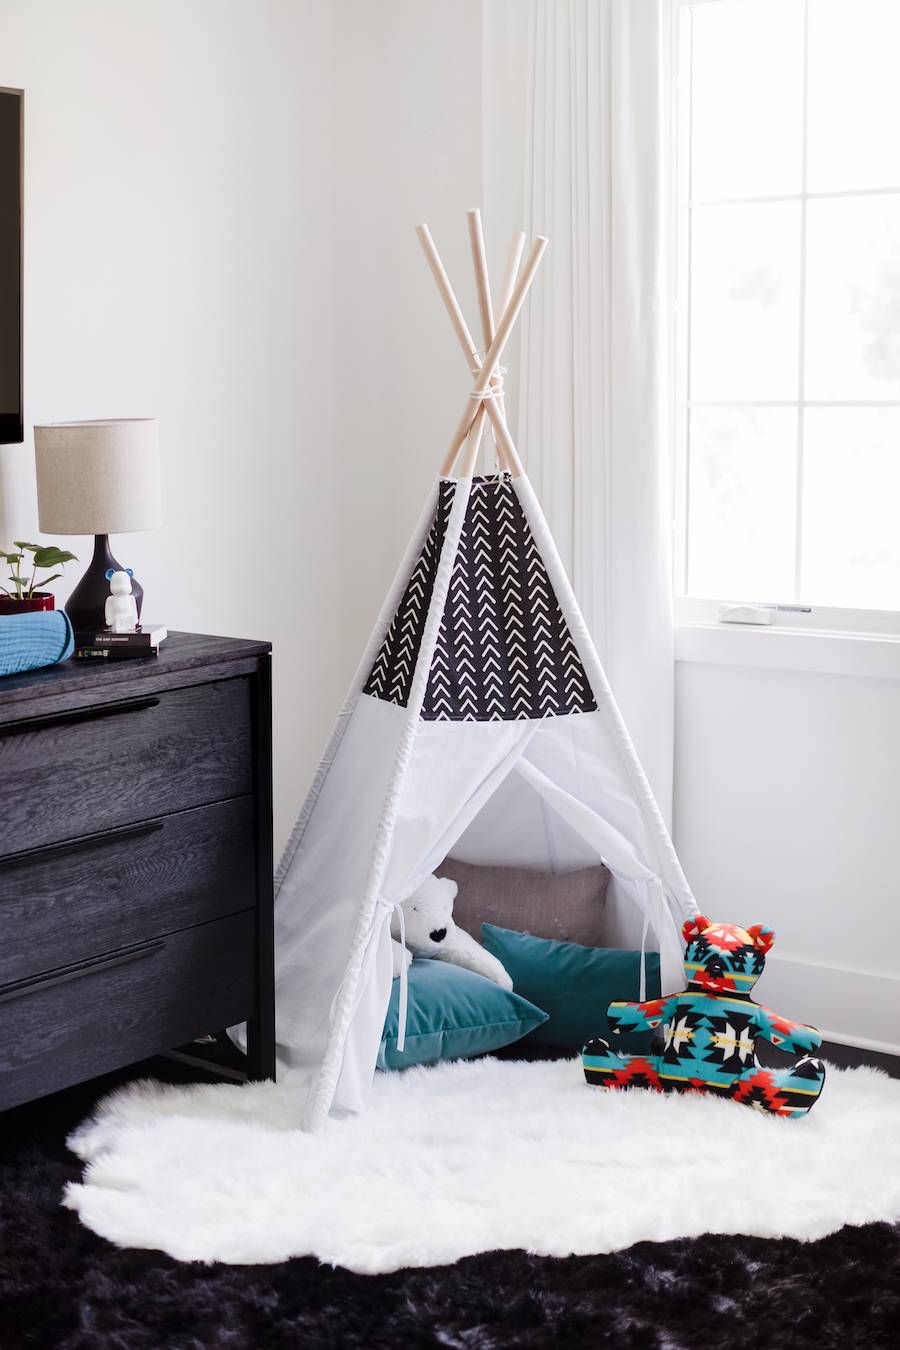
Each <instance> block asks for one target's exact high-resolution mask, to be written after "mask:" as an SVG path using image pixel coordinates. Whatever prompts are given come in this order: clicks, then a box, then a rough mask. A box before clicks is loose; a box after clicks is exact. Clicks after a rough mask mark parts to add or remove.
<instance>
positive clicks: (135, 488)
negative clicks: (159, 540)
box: [34, 417, 162, 534]
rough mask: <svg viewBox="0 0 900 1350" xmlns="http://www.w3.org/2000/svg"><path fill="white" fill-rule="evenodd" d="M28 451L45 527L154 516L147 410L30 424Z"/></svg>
mask: <svg viewBox="0 0 900 1350" xmlns="http://www.w3.org/2000/svg"><path fill="white" fill-rule="evenodd" d="M34 455H35V463H36V467H37V491H38V522H39V526H40V529H41V530H42V531H43V532H44V533H45V534H124V533H127V532H128V531H129V530H152V529H154V528H155V527H156V526H158V525H161V524H162V497H161V493H160V482H159V436H158V432H157V424H156V420H155V419H154V418H150V417H136V418H121V419H119V418H109V419H104V420H101V421H97V422H50V423H48V424H46V425H44V426H36V427H35V429H34Z"/></svg>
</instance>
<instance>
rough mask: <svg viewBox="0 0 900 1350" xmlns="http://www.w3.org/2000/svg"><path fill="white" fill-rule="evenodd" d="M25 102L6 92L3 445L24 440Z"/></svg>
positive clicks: (1, 145)
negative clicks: (23, 209)
mask: <svg viewBox="0 0 900 1350" xmlns="http://www.w3.org/2000/svg"><path fill="white" fill-rule="evenodd" d="M22 102H23V97H22V90H21V89H4V88H0V445H9V444H11V443H13V442H16V441H21V440H22V439H23V406H22V405H23V398H22Z"/></svg>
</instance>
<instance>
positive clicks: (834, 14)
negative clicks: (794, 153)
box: [712, 0, 900, 192]
mask: <svg viewBox="0 0 900 1350" xmlns="http://www.w3.org/2000/svg"><path fill="white" fill-rule="evenodd" d="M712 8H714V9H715V8H716V6H715V5H714V6H712ZM898 59H900V3H898V0H853V3H852V4H849V3H848V0H812V2H811V3H810V6H809V74H808V79H809V133H808V134H809V140H808V144H807V183H808V187H809V191H810V192H832V191H839V192H846V191H847V190H848V189H850V188H877V187H900V136H898V135H897V124H898V122H900V79H898Z"/></svg>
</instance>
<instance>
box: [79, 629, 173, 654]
mask: <svg viewBox="0 0 900 1350" xmlns="http://www.w3.org/2000/svg"><path fill="white" fill-rule="evenodd" d="M165 639H166V629H165V628H164V627H163V626H162V624H159V623H143V624H138V626H137V627H136V628H135V629H134V631H133V632H131V633H114V632H113V630H112V629H111V628H97V629H93V630H90V631H88V630H78V629H76V632H75V659H76V660H77V661H133V660H135V659H136V658H138V659H140V658H141V657H147V656H159V646H160V643H161V642H164V641H165Z"/></svg>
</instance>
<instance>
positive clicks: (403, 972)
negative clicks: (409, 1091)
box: [388, 900, 409, 1055]
mask: <svg viewBox="0 0 900 1350" xmlns="http://www.w3.org/2000/svg"><path fill="white" fill-rule="evenodd" d="M388 903H389V904H391V902H390V901H388ZM391 908H392V909H394V910H395V911H396V913H397V918H398V919H399V921H400V946H401V947H402V948H403V951H404V952H405V951H406V919H405V917H404V914H403V906H402V904H401V903H400V901H399V900H395V901H394V902H393V904H391ZM408 1010H409V964H408V962H407V961H406V960H405V959H402V960H401V961H400V1007H399V1010H398V1016H397V1053H398V1054H399V1055H402V1054H403V1051H404V1049H405V1048H406V1016H407V1012H408Z"/></svg>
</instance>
